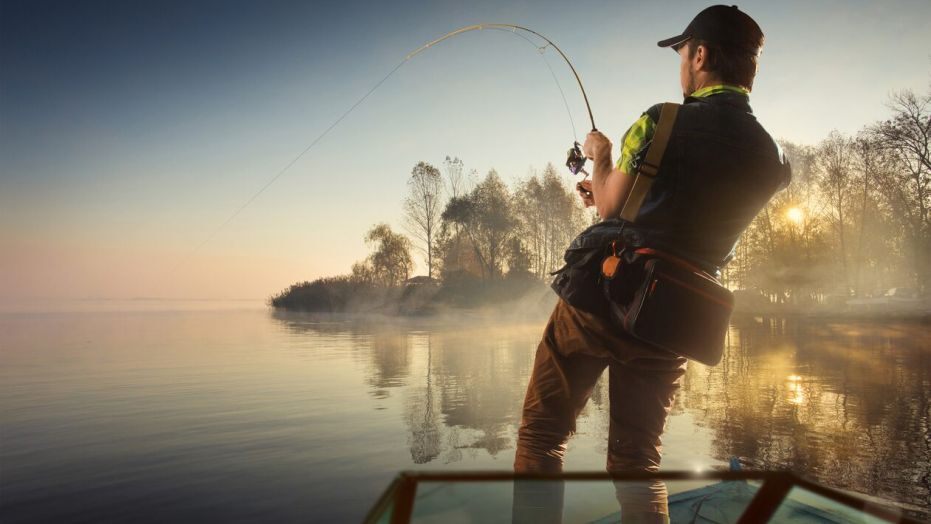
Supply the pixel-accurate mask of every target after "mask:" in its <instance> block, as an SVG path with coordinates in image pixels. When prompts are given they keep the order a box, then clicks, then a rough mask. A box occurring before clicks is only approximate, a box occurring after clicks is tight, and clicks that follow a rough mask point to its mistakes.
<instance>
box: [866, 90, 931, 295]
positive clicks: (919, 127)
mask: <svg viewBox="0 0 931 524" xmlns="http://www.w3.org/2000/svg"><path fill="white" fill-rule="evenodd" d="M889 107H890V109H892V111H893V116H892V118H890V119H889V120H885V121H882V122H878V123H876V124H874V125H873V126H871V127H870V128H869V133H870V135H871V138H872V139H873V140H874V141H875V143H876V145H877V146H878V147H879V148H880V149H882V150H883V151H885V152H886V153H888V154H889V155H890V157H891V159H892V161H894V162H895V167H896V169H893V170H889V171H888V172H887V173H888V176H887V177H885V179H884V180H882V184H881V187H882V192H883V194H884V195H885V196H886V198H887V199H888V201H889V203H890V205H891V206H892V207H893V209H894V210H895V212H896V215H898V216H899V217H901V218H902V220H901V225H902V226H903V227H904V228H905V230H906V232H907V234H908V237H909V241H910V246H909V247H910V249H909V251H910V253H911V258H912V261H913V265H914V274H915V279H916V282H917V284H918V285H919V286H926V285H927V284H928V279H929V276H931V275H929V272H931V260H929V259H928V251H931V222H929V219H931V216H929V214H931V152H929V151H931V90H929V92H928V94H926V95H924V96H918V95H916V94H915V93H914V92H912V91H901V92H898V93H895V94H893V95H892V96H891V97H890V101H889Z"/></svg>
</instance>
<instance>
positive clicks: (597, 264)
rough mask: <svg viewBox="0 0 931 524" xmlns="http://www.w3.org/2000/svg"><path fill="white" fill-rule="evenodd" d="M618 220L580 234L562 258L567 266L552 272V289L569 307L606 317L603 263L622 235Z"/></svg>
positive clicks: (605, 222)
mask: <svg viewBox="0 0 931 524" xmlns="http://www.w3.org/2000/svg"><path fill="white" fill-rule="evenodd" d="M621 227H622V226H621V222H620V221H619V220H616V219H614V220H605V221H603V222H599V223H597V224H595V225H592V226H590V227H588V228H587V229H586V230H585V231H582V232H581V233H579V235H578V236H576V237H575V239H573V240H572V242H571V243H570V244H569V248H568V249H566V252H565V254H564V255H563V261H564V262H565V265H563V267H562V268H560V269H558V270H556V271H554V272H552V273H550V275H553V276H555V277H556V278H554V279H553V282H552V283H551V284H550V287H551V288H553V291H555V292H556V294H557V295H559V297H560V298H562V299H563V300H565V301H566V302H567V303H568V304H569V305H570V306H572V307H574V308H576V309H581V310H583V311H587V312H589V313H596V314H601V315H604V314H606V313H607V311H608V301H607V297H606V296H605V293H604V291H603V289H602V282H601V280H602V278H601V261H602V260H603V259H604V257H605V255H607V254H609V249H610V246H611V242H612V241H613V240H615V239H616V238H618V235H620V232H621Z"/></svg>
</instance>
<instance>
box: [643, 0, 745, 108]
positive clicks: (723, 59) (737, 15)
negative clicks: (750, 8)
mask: <svg viewBox="0 0 931 524" xmlns="http://www.w3.org/2000/svg"><path fill="white" fill-rule="evenodd" d="M657 45H659V46H660V47H671V48H672V49H673V50H674V51H676V52H677V53H679V56H680V57H681V58H680V64H679V79H680V82H681V84H682V93H683V96H688V95H690V94H692V93H693V92H694V91H695V90H696V89H697V88H698V87H699V86H700V85H710V84H712V83H724V84H731V85H738V86H742V87H745V88H746V89H747V90H750V89H752V88H753V78H754V77H755V76H756V70H757V61H758V59H759V56H760V51H761V49H762V48H763V31H761V30H760V26H759V25H757V23H756V22H755V21H754V20H753V19H752V18H750V16H749V15H747V14H746V13H744V12H743V11H740V10H739V9H737V6H726V5H715V6H711V7H709V8H707V9H705V10H703V11H702V12H700V13H698V15H696V16H695V18H694V19H692V22H691V23H689V25H688V27H686V28H685V31H683V32H682V34H681V35H678V36H674V37H672V38H667V39H665V40H661V41H659V42H657Z"/></svg>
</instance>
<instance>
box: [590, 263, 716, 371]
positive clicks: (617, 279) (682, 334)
mask: <svg viewBox="0 0 931 524" xmlns="http://www.w3.org/2000/svg"><path fill="white" fill-rule="evenodd" d="M625 255H626V253H624V254H621V256H617V255H609V256H608V257H607V258H605V260H604V262H603V263H602V275H603V278H604V280H603V286H604V292H605V296H606V297H607V299H608V308H609V311H610V316H611V318H612V320H613V321H614V322H615V324H616V325H618V327H620V328H621V329H623V330H624V331H626V332H627V333H629V334H630V335H632V336H633V337H635V338H637V339H639V340H641V341H643V342H646V343H648V344H651V345H653V346H656V347H659V348H662V349H665V350H668V351H671V352H673V353H676V354H678V355H681V356H683V357H686V358H689V359H692V360H697V361H698V362H701V363H702V364H705V365H708V366H714V365H716V364H717V363H718V362H720V361H721V356H722V354H723V350H724V337H725V336H726V334H727V328H728V325H729V323H730V317H731V312H732V311H733V309H734V296H733V294H732V293H731V292H730V290H728V289H727V288H726V287H724V286H722V285H721V284H719V283H718V281H717V280H716V279H715V278H714V277H713V276H711V275H710V274H708V273H706V272H704V271H702V270H701V269H699V268H697V267H695V266H692V265H691V264H689V263H688V262H685V261H683V260H681V259H678V258H677V257H674V256H672V255H669V254H666V253H663V252H660V251H656V250H653V249H649V248H642V249H637V250H634V251H633V256H625Z"/></svg>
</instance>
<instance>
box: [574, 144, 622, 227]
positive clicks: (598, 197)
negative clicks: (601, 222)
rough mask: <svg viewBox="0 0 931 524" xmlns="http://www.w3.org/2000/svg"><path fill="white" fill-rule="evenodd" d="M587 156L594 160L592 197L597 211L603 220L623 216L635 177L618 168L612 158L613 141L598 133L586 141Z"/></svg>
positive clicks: (584, 149) (585, 150)
mask: <svg viewBox="0 0 931 524" xmlns="http://www.w3.org/2000/svg"><path fill="white" fill-rule="evenodd" d="M583 151H584V152H585V156H586V157H588V158H591V159H592V164H593V167H592V197H593V198H594V201H595V209H597V210H598V215H599V216H601V218H603V219H607V218H616V217H617V216H618V215H620V214H621V209H623V207H624V202H626V201H627V195H629V194H630V188H631V186H632V185H633V177H632V176H630V175H628V174H627V173H625V172H624V171H622V170H620V169H618V168H616V167H615V166H614V162H613V160H612V158H611V141H610V140H608V137H606V136H604V135H603V134H601V133H600V132H598V131H592V132H591V133H589V134H588V137H587V138H586V139H585V146H584V148H583Z"/></svg>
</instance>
